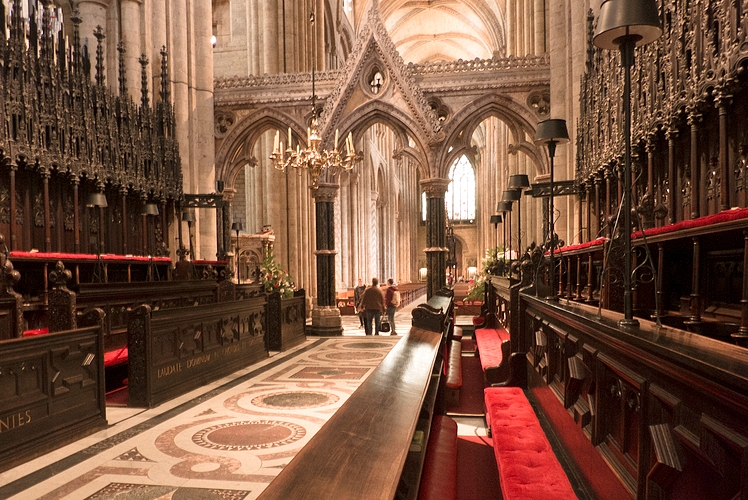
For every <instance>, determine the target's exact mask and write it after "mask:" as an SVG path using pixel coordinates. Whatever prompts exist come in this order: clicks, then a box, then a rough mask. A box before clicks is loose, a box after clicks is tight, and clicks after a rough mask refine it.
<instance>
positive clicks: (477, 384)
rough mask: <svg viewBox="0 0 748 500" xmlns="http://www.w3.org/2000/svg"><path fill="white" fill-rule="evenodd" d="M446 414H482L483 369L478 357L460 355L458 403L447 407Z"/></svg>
mask: <svg viewBox="0 0 748 500" xmlns="http://www.w3.org/2000/svg"><path fill="white" fill-rule="evenodd" d="M463 342H464V340H463ZM447 414H455V415H483V369H482V368H481V366H480V359H479V358H477V357H475V356H463V357H462V389H460V404H459V405H457V406H450V407H448V408H447Z"/></svg>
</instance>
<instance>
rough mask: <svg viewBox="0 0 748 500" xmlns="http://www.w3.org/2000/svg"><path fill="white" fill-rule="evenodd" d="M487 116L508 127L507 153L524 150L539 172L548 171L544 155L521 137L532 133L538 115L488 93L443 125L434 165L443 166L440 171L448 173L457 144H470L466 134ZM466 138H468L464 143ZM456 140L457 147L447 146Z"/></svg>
mask: <svg viewBox="0 0 748 500" xmlns="http://www.w3.org/2000/svg"><path fill="white" fill-rule="evenodd" d="M490 116H494V117H496V118H498V119H499V120H501V121H502V122H504V123H505V124H506V126H507V127H508V128H509V130H510V132H511V134H512V136H513V138H514V143H513V145H512V148H511V149H510V153H515V152H517V151H522V152H523V153H525V154H526V155H527V156H528V157H529V158H530V159H531V160H532V161H533V163H534V164H535V167H536V169H537V173H538V174H539V175H540V174H543V173H546V172H547V171H548V165H547V157H546V155H544V154H543V153H542V152H541V151H540V149H539V148H538V147H537V146H535V144H533V143H531V142H529V141H527V140H525V138H524V135H525V134H529V135H530V136H534V135H535V130H536V129H537V122H538V118H537V117H536V116H535V115H534V113H533V112H532V111H531V110H530V109H529V108H527V107H526V106H523V105H522V104H519V103H517V102H516V101H514V100H513V99H511V98H509V97H505V96H501V95H498V94H488V95H485V96H483V97H481V98H478V99H476V100H475V101H473V102H471V103H470V104H469V105H468V106H465V107H464V108H463V109H461V110H460V111H458V112H457V113H456V114H455V116H454V118H453V119H452V120H450V122H449V124H448V125H447V127H446V129H445V134H446V136H447V138H446V140H445V141H444V147H443V149H442V151H441V154H440V160H441V161H438V162H437V165H439V166H440V168H441V169H444V170H445V171H444V172H442V174H443V175H445V176H446V175H447V173H448V172H447V171H446V169H448V168H449V166H450V165H451V164H452V162H454V159H455V158H456V157H457V151H459V150H461V149H460V147H459V146H464V147H469V145H470V144H469V138H470V136H471V133H472V131H473V130H475V129H476V128H477V127H478V125H480V124H481V122H483V120H485V119H486V118H488V117H490ZM461 135H462V136H463V137H462V138H461V137H460V136H461ZM465 141H468V142H467V143H465ZM463 143H464V144H463ZM455 144H456V145H458V147H454V149H453V150H452V151H449V148H450V146H453V145H455Z"/></svg>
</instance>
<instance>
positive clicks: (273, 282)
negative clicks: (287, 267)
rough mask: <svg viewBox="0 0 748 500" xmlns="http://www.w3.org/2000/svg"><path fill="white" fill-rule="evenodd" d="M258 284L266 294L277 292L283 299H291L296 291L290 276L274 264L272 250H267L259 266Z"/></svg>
mask: <svg viewBox="0 0 748 500" xmlns="http://www.w3.org/2000/svg"><path fill="white" fill-rule="evenodd" d="M260 283H262V285H263V287H265V291H266V292H267V293H273V292H278V293H279V294H280V296H281V298H283V299H288V298H291V297H293V292H294V290H295V289H296V287H295V286H294V283H293V278H291V275H290V274H288V273H287V272H286V271H284V270H283V268H281V267H280V266H279V265H278V263H277V262H275V257H274V256H273V250H272V249H270V250H268V252H267V254H266V255H265V258H264V259H263V261H262V263H261V264H260Z"/></svg>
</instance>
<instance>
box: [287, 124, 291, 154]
mask: <svg viewBox="0 0 748 500" xmlns="http://www.w3.org/2000/svg"><path fill="white" fill-rule="evenodd" d="M288 148H289V149H291V127H288Z"/></svg>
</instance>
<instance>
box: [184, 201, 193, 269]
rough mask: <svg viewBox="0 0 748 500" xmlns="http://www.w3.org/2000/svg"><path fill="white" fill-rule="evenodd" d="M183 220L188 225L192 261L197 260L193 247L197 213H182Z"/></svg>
mask: <svg viewBox="0 0 748 500" xmlns="http://www.w3.org/2000/svg"><path fill="white" fill-rule="evenodd" d="M182 220H183V221H185V222H186V223H187V238H188V239H189V240H190V260H195V250H194V248H193V247H192V223H193V222H195V212H192V211H190V210H188V211H186V212H182Z"/></svg>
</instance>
